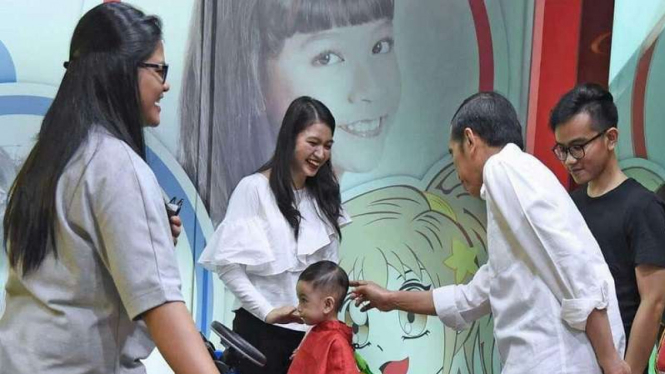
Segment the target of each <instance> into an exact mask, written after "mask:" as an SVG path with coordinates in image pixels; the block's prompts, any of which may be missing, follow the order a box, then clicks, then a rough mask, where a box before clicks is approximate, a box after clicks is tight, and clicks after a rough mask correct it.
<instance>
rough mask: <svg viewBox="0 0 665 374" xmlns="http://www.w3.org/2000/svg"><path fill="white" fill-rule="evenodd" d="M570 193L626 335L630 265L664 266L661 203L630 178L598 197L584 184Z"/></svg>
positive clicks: (631, 315)
mask: <svg viewBox="0 0 665 374" xmlns="http://www.w3.org/2000/svg"><path fill="white" fill-rule="evenodd" d="M571 197H572V198H573V201H575V204H576V205H577V208H578V209H579V210H580V212H581V213H582V216H583V217H584V220H585V221H586V223H587V225H588V226H589V229H590V230H591V233H592V234H593V236H594V237H595V238H596V241H598V244H599V245H600V249H601V250H602V252H603V255H604V256H605V261H606V262H607V265H609V267H610V272H611V273H612V276H613V277H614V284H615V286H616V290H617V298H618V300H619V309H620V310H621V319H623V325H624V328H625V330H626V338H628V336H629V335H630V329H631V327H632V325H633V319H635V314H636V313H637V308H638V307H639V305H640V294H639V292H638V288H637V278H636V276H635V267H637V266H638V265H655V266H659V267H665V203H664V202H663V201H662V200H660V199H659V198H658V196H656V194H654V193H653V192H651V191H649V190H647V189H646V188H644V187H643V186H642V185H641V184H639V183H638V182H637V181H635V180H634V179H627V180H626V181H624V182H623V183H621V184H620V185H619V186H618V187H617V188H615V189H613V190H612V191H610V192H608V193H606V194H604V195H602V196H599V197H593V198H592V197H589V195H587V189H586V186H582V187H580V188H578V189H577V190H575V191H573V193H572V194H571ZM663 317H664V318H665V316H663Z"/></svg>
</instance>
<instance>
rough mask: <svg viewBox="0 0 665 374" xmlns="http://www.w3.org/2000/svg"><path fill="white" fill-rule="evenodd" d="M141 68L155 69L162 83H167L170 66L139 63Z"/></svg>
mask: <svg viewBox="0 0 665 374" xmlns="http://www.w3.org/2000/svg"><path fill="white" fill-rule="evenodd" d="M139 67H141V68H151V69H155V72H156V73H157V74H159V75H160V76H161V77H162V83H166V75H167V74H168V72H169V64H155V63H152V62H139Z"/></svg>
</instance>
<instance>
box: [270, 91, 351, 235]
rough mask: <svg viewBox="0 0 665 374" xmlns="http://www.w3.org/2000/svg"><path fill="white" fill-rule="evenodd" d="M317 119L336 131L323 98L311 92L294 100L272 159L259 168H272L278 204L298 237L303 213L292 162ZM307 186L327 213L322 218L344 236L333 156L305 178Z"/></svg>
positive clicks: (271, 178) (271, 184) (271, 172)
mask: <svg viewBox="0 0 665 374" xmlns="http://www.w3.org/2000/svg"><path fill="white" fill-rule="evenodd" d="M314 123H322V124H324V125H326V126H328V127H329V128H330V131H331V132H332V134H333V135H334V134H335V117H333V115H332V113H330V110H329V109H328V108H327V107H326V106H325V105H324V104H323V103H322V102H320V101H318V100H316V99H313V98H311V97H308V96H302V97H299V98H297V99H295V100H293V102H292V103H291V105H289V108H288V109H287V110H286V114H285V115H284V120H283V121H282V127H281V128H280V129H279V134H278V135H277V144H276V145H275V153H274V154H273V156H272V158H271V159H270V161H268V163H266V164H265V165H264V166H262V167H261V168H260V169H259V171H264V170H268V169H270V189H271V190H272V192H273V194H275V199H276V200H277V206H278V207H279V210H280V211H281V212H282V214H283V215H284V218H286V220H287V221H288V222H289V225H291V227H292V228H293V232H294V234H295V237H296V238H298V234H299V231H300V220H301V218H302V217H301V215H300V212H299V211H298V208H297V206H296V202H295V194H294V192H293V189H294V184H293V177H292V175H291V164H292V162H293V154H294V152H295V148H296V138H297V137H298V134H300V133H301V132H302V131H304V130H305V129H307V128H308V127H309V126H311V125H313V124H314ZM305 187H306V189H307V192H308V193H310V194H312V196H313V197H314V199H315V200H316V203H317V205H318V208H319V214H320V213H323V215H324V216H325V217H321V218H322V219H323V218H325V220H327V221H328V223H329V224H330V225H332V226H333V227H334V228H335V231H337V234H338V235H339V237H340V239H341V237H342V233H341V231H340V228H339V222H338V218H340V216H341V214H342V213H341V210H342V197H341V194H340V191H339V182H338V181H337V177H336V176H335V173H334V172H333V169H332V163H331V161H330V159H329V160H328V161H326V163H325V164H323V165H321V167H320V168H319V171H318V172H317V173H316V175H315V176H313V177H309V178H307V179H306V180H305Z"/></svg>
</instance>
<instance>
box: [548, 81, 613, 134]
mask: <svg viewBox="0 0 665 374" xmlns="http://www.w3.org/2000/svg"><path fill="white" fill-rule="evenodd" d="M580 113H587V114H588V115H589V116H590V117H591V126H592V127H593V129H594V130H596V131H604V130H607V129H609V128H611V127H616V126H617V123H618V122H619V113H618V112H617V107H616V105H614V98H613V97H612V94H611V93H610V92H609V91H608V90H606V89H604V88H603V87H601V86H599V85H597V84H595V83H584V84H580V85H578V86H576V87H575V88H573V89H572V90H570V91H568V92H566V94H565V95H563V96H562V97H561V99H559V102H558V103H557V104H556V106H555V107H554V109H552V112H551V113H550V127H551V128H552V131H554V130H556V128H557V127H559V125H562V124H564V123H566V122H568V121H569V120H570V119H571V118H573V117H574V116H576V115H578V114H580Z"/></svg>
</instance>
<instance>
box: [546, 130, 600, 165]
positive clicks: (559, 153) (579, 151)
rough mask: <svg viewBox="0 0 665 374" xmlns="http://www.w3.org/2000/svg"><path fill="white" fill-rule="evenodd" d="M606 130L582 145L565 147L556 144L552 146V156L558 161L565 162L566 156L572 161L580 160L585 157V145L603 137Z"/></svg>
mask: <svg viewBox="0 0 665 374" xmlns="http://www.w3.org/2000/svg"><path fill="white" fill-rule="evenodd" d="M607 130H609V129H605V130H603V131H601V132H599V133H598V134H596V136H594V137H593V138H591V139H589V140H587V141H586V142H584V143H582V144H575V145H571V146H569V147H566V146H564V145H562V144H557V145H555V146H554V148H552V152H554V155H555V156H556V158H558V159H559V161H566V158H568V154H570V155H571V156H573V158H574V159H576V160H580V159H582V158H584V155H585V152H584V147H586V146H587V144H589V143H591V142H592V141H594V140H596V139H598V138H600V137H601V136H603V135H604V134H605V132H607Z"/></svg>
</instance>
